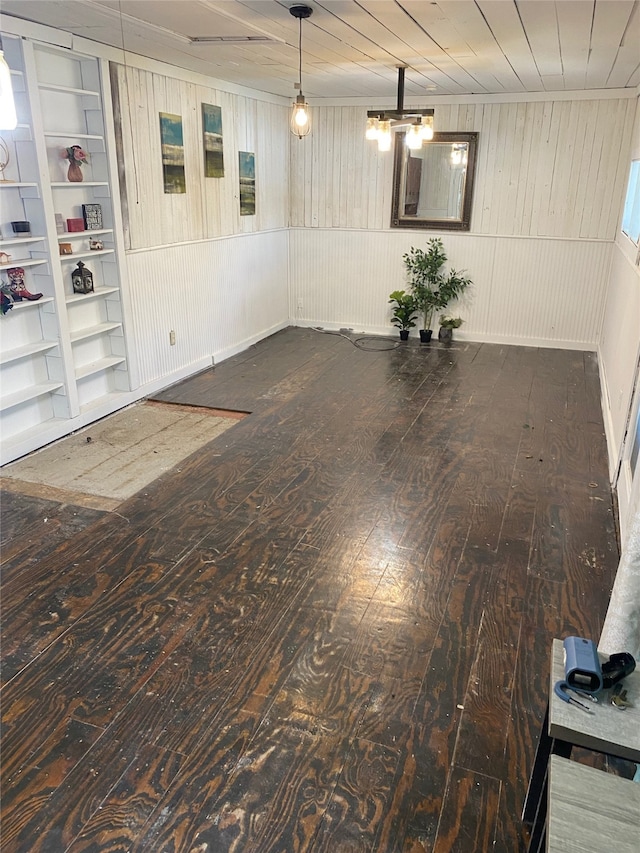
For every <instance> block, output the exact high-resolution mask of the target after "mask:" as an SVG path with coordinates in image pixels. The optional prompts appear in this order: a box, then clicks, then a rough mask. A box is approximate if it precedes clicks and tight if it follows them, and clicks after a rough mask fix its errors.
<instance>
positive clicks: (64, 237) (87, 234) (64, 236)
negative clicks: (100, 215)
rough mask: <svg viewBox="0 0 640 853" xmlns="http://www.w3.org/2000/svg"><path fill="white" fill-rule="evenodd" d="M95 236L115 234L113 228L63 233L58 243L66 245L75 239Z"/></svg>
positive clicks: (59, 236)
mask: <svg viewBox="0 0 640 853" xmlns="http://www.w3.org/2000/svg"><path fill="white" fill-rule="evenodd" d="M93 234H113V228H91V229H90V230H89V231H63V232H62V233H61V234H58V242H62V243H66V242H68V240H67V238H68V239H69V240H73V239H74V237H91V236H92V235H93Z"/></svg>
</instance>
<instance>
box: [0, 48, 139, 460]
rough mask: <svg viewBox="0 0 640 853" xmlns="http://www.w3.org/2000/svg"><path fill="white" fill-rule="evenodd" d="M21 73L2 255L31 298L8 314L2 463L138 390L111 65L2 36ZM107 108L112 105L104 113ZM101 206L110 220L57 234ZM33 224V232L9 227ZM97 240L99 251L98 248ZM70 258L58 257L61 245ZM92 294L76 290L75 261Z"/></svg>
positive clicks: (1, 393) (0, 231) (2, 351)
mask: <svg viewBox="0 0 640 853" xmlns="http://www.w3.org/2000/svg"><path fill="white" fill-rule="evenodd" d="M2 42H3V48H4V53H5V58H6V59H7V62H8V63H9V66H10V68H11V71H12V84H13V88H14V94H15V97H16V104H17V110H18V121H19V124H18V126H17V128H16V129H15V130H13V131H0V135H1V136H2V139H3V140H4V141H5V143H6V144H7V146H8V149H9V153H10V160H9V164H8V166H7V168H6V170H5V175H4V177H5V182H3V183H0V205H1V215H0V251H1V252H5V253H6V254H8V255H9V256H10V257H9V260H8V261H6V262H3V263H0V276H1V277H2V279H3V281H4V282H7V280H8V279H7V275H6V270H7V269H10V268H11V267H22V268H23V269H24V271H25V283H26V286H27V289H28V290H29V291H30V292H31V293H42V294H43V296H42V297H41V298H40V299H38V300H34V301H25V300H23V301H20V302H15V303H14V304H13V307H12V308H11V309H10V310H9V311H8V312H7V313H6V314H5V315H4V316H2V317H0V331H1V335H0V428H1V436H2V463H5V462H8V461H11V460H12V459H15V458H17V457H19V456H21V455H23V454H24V453H27V452H29V451H30V450H33V449H35V448H37V447H40V446H42V445H43V444H45V443H47V442H48V441H51V440H54V439H56V438H58V437H60V436H62V435H65V434H67V433H68V432H71V431H73V430H74V429H76V428H78V427H80V426H83V425H84V424H85V423H89V422H90V421H92V420H95V419H96V418H97V417H101V416H103V415H106V414H109V413H110V412H112V411H115V410H116V409H117V408H119V407H120V406H121V405H124V404H125V403H126V402H127V401H128V399H129V396H130V392H131V391H132V390H133V389H134V388H135V387H136V385H137V382H136V376H135V370H134V369H133V367H132V364H131V358H130V347H129V346H128V343H127V337H126V320H125V314H126V304H127V303H126V282H125V276H124V270H123V260H124V248H123V246H122V242H121V241H122V224H121V221H120V212H119V209H118V206H117V204H115V203H114V202H117V198H118V196H117V164H116V161H115V153H114V151H115V145H114V133H113V126H112V116H111V113H110V106H109V105H110V91H109V78H108V73H107V66H106V63H105V62H104V61H103V60H100V59H96V58H95V57H90V56H84V55H81V54H77V53H74V52H72V51H70V50H67V49H65V48H59V47H55V46H52V45H48V44H42V43H39V42H34V41H31V40H29V39H24V38H19V37H16V36H12V35H7V34H4V33H3V35H2ZM105 105H106V107H107V108H106V109H105ZM71 145H80V146H81V147H82V148H83V149H84V150H85V151H86V152H87V154H88V161H89V162H88V163H87V164H85V165H83V166H82V167H81V168H82V172H83V180H82V182H78V183H74V182H71V181H69V179H68V177H67V170H68V165H69V164H68V162H67V160H66V159H64V156H63V155H64V151H65V149H66V148H67V147H69V146H71ZM86 204H99V205H100V209H101V214H102V227H101V228H97V229H90V230H84V231H71V232H68V231H66V230H64V231H63V232H60V231H59V224H58V223H59V222H60V221H62V222H63V223H65V224H66V222H67V220H68V219H81V218H82V216H83V213H82V208H83V205H86ZM16 220H23V221H24V220H26V221H28V222H29V223H30V233H29V234H28V235H19V234H14V232H13V228H12V225H11V223H12V222H13V221H16ZM95 239H98V240H99V241H100V243H101V244H102V248H98V249H91V248H90V241H93V240H95ZM61 243H69V244H71V254H60V252H61V249H60V244H61ZM80 260H81V261H82V262H83V263H84V264H85V266H86V268H87V269H89V270H90V271H91V273H92V274H93V282H94V290H93V292H90V293H87V294H80V293H74V291H73V286H72V279H71V274H72V271H73V270H74V269H75V268H76V266H77V263H78V261H80Z"/></svg>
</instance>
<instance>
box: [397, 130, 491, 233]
mask: <svg viewBox="0 0 640 853" xmlns="http://www.w3.org/2000/svg"><path fill="white" fill-rule="evenodd" d="M395 137H396V138H395V150H394V161H393V200H392V209H391V227H392V228H430V229H432V230H434V231H468V230H469V228H470V227H471V202H472V199H473V182H474V177H475V168H476V152H477V146H478V134H477V133H475V132H471V133H458V132H455V133H454V132H445V133H434V135H433V140H431V141H429V142H423V143H422V145H421V147H420V148H417V149H411V148H409V147H408V146H407V145H406V144H405V134H404V133H403V132H398V133H396V135H395Z"/></svg>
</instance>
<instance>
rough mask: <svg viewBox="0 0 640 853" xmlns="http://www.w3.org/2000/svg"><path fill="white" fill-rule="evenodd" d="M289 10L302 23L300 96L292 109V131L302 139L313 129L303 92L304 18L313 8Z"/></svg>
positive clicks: (292, 8)
mask: <svg viewBox="0 0 640 853" xmlns="http://www.w3.org/2000/svg"><path fill="white" fill-rule="evenodd" d="M289 12H290V13H291V14H292V15H293V17H294V18H297V19H298V21H299V24H300V29H299V33H298V57H299V65H298V74H299V76H298V92H299V94H298V97H297V98H296V99H295V101H294V102H293V109H292V111H291V133H293V135H294V136H297V137H298V139H302V137H303V136H307V134H308V133H309V131H310V130H311V122H310V120H309V105H308V104H307V102H306V101H305V99H304V95H303V94H302V19H303V18H308V17H310V15H311V13H312V12H313V9H311V7H310V6H291V7H290V9H289Z"/></svg>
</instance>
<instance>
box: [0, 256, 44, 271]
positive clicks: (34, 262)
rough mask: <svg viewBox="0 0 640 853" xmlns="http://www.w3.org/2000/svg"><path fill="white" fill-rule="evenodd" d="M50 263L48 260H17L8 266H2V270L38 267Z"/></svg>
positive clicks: (0, 268) (0, 265)
mask: <svg viewBox="0 0 640 853" xmlns="http://www.w3.org/2000/svg"><path fill="white" fill-rule="evenodd" d="M47 263H49V262H48V260H47V259H46V258H16V259H15V260H13V259H12V260H10V261H9V262H8V263H6V264H0V270H10V269H13V267H22V268H23V269H24V267H37V266H40V264H47Z"/></svg>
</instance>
